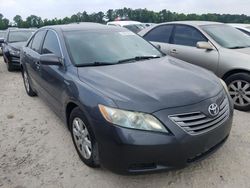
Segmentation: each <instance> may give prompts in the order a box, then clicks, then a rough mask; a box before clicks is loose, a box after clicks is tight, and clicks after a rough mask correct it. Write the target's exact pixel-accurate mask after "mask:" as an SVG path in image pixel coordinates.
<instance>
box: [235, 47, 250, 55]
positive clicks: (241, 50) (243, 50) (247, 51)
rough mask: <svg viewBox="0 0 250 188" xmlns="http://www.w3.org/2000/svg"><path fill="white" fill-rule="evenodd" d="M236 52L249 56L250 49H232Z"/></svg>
mask: <svg viewBox="0 0 250 188" xmlns="http://www.w3.org/2000/svg"><path fill="white" fill-rule="evenodd" d="M234 51H236V52H240V53H243V54H246V55H250V48H240V49H234Z"/></svg>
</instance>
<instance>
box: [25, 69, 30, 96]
mask: <svg viewBox="0 0 250 188" xmlns="http://www.w3.org/2000/svg"><path fill="white" fill-rule="evenodd" d="M23 80H24V85H25V88H26V90H27V91H28V92H29V90H30V87H29V86H30V84H29V79H28V75H27V73H26V71H24V72H23Z"/></svg>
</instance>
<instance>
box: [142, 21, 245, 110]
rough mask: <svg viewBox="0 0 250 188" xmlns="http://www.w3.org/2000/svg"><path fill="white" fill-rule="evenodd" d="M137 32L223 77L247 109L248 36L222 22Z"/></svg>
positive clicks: (164, 25) (170, 24)
mask: <svg viewBox="0 0 250 188" xmlns="http://www.w3.org/2000/svg"><path fill="white" fill-rule="evenodd" d="M139 35H141V36H143V38H144V39H146V40H148V41H150V42H152V43H153V44H154V45H157V46H159V47H160V48H161V50H162V51H163V52H164V53H166V54H168V55H169V56H172V57H176V58H178V59H181V60H184V61H186V62H189V63H192V64H195V65H199V66H201V67H204V68H206V69H208V70H210V71H213V72H214V73H215V74H216V75H217V76H218V77H220V78H222V79H223V80H224V81H225V82H226V84H227V86H228V89H229V93H230V95H231V98H232V100H233V101H234V106H235V108H236V109H238V110H242V111H249V110H250V61H249V60H250V37H248V36H247V35H245V34H244V33H242V32H241V31H239V30H237V29H235V28H233V27H231V26H229V25H226V24H222V23H217V22H204V21H179V22H168V23H162V24H159V25H156V26H154V27H151V28H146V29H145V30H143V31H141V32H140V33H139Z"/></svg>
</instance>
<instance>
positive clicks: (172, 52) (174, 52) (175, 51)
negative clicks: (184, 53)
mask: <svg viewBox="0 0 250 188" xmlns="http://www.w3.org/2000/svg"><path fill="white" fill-rule="evenodd" d="M170 54H178V52H177V50H176V49H172V50H171V51H170Z"/></svg>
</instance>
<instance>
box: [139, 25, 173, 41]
mask: <svg viewBox="0 0 250 188" xmlns="http://www.w3.org/2000/svg"><path fill="white" fill-rule="evenodd" d="M172 30H173V25H162V26H158V27H156V28H154V29H153V30H151V31H149V33H147V34H146V35H145V36H144V37H143V38H144V39H146V40H148V41H153V42H164V43H168V42H169V39H170V36H171V33H172Z"/></svg>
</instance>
